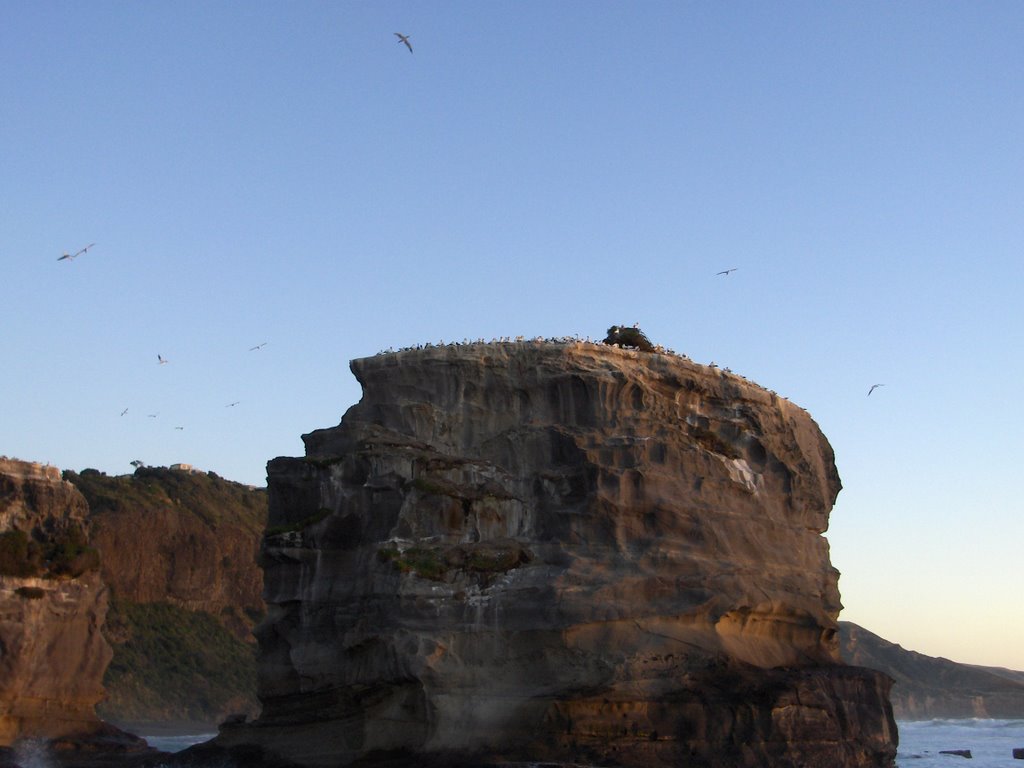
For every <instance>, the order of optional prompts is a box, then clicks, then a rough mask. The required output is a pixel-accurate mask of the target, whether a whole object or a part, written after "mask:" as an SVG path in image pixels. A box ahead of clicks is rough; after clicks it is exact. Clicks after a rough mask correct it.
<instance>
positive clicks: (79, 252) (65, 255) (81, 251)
mask: <svg viewBox="0 0 1024 768" xmlns="http://www.w3.org/2000/svg"><path fill="white" fill-rule="evenodd" d="M94 245H96V243H89V244H88V245H87V246H85V248H82V249H81V250H79V251H75V252H74V253H68V252H67V251H64V255H63V256H61V257H60V258H59V259H57V261H64V259H67V260H68V261H71V260H72V259H73V258H75V257H76V256H81V255H82V254H83V253H85V252H86V251H88V250H89V249H90V248H92V247H93V246H94Z"/></svg>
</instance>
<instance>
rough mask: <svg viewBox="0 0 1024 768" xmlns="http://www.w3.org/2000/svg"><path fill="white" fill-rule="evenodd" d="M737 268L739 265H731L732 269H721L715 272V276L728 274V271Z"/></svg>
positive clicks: (733, 270)
mask: <svg viewBox="0 0 1024 768" xmlns="http://www.w3.org/2000/svg"><path fill="white" fill-rule="evenodd" d="M737 269H739V267H733V268H732V269H723V270H722V271H721V272H715V277H718V276H719V275H726V276H728V275H729V273H730V272H735V271H736V270H737Z"/></svg>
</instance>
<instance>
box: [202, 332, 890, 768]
mask: <svg viewBox="0 0 1024 768" xmlns="http://www.w3.org/2000/svg"><path fill="white" fill-rule="evenodd" d="M351 368H352V371H353V373H354V374H355V376H356V377H357V379H358V380H359V382H360V383H361V384H362V387H363V397H362V399H361V400H360V402H359V403H358V404H357V405H355V406H353V407H352V408H350V409H349V411H348V412H347V413H346V414H345V416H344V418H343V419H342V422H341V424H340V425H339V426H337V427H334V428H330V429H323V430H318V431H315V432H313V433H311V434H308V435H304V436H303V439H304V442H305V446H306V455H305V456H304V457H302V458H278V459H274V460H272V461H271V462H270V463H269V464H268V479H269V494H270V511H269V515H270V519H269V523H268V529H267V532H266V535H265V537H264V541H263V548H262V554H261V560H262V564H263V568H264V581H265V587H264V596H265V598H266V601H267V603H268V615H267V617H266V619H265V620H264V622H263V623H262V624H261V625H260V626H259V627H258V628H257V637H258V641H259V645H260V661H259V697H260V699H261V702H262V705H263V709H262V714H261V716H260V717H259V719H257V720H256V721H255V722H254V723H250V724H239V723H236V724H233V725H231V726H229V727H225V728H224V729H222V732H221V734H220V736H219V737H218V739H217V742H216V745H215V746H216V748H218V749H221V750H225V751H227V752H229V753H234V754H236V755H240V754H243V753H244V754H245V755H246V756H247V758H246V759H247V760H248V762H249V763H250V764H256V762H257V758H256V756H259V760H262V761H263V763H264V764H267V765H272V764H275V763H278V764H285V763H295V764H299V765H303V766H328V765H331V766H333V765H339V764H348V763H353V762H356V761H360V762H362V763H366V762H370V763H372V762H374V761H375V760H377V759H378V758H379V759H381V760H386V759H399V760H402V759H415V760H417V761H418V762H420V763H422V764H430V763H431V762H436V763H438V764H457V763H460V762H471V761H478V762H480V761H484V762H485V761H502V760H506V761H507V760H543V761H553V762H583V761H589V762H593V763H609V764H618V765H627V766H632V765H635V766H640V765H643V766H648V765H679V764H683V763H685V764H687V765H700V766H761V765H769V764H770V765H773V766H798V765H830V766H837V767H839V768H842V767H843V766H850V767H852V766H891V765H892V762H893V758H894V755H895V741H896V727H895V722H894V721H893V719H892V711H891V708H890V706H889V703H888V690H889V684H890V681H889V679H888V678H887V677H885V676H884V675H882V674H880V673H877V672H873V671H870V670H865V669H860V668H856V667H848V666H845V665H843V664H842V663H841V662H840V661H839V655H838V639H837V616H838V613H839V610H840V602H839V592H838V589H837V579H838V573H837V571H836V570H835V569H834V568H833V567H832V566H831V564H830V562H829V556H828V544H827V541H826V540H825V539H824V538H823V536H822V533H823V532H824V531H825V530H826V528H827V525H828V514H829V511H830V509H831V507H832V504H833V502H834V500H835V497H836V495H837V493H838V492H839V489H840V482H839V476H838V473H837V471H836V468H835V465H834V461H833V454H832V450H831V448H830V446H829V444H828V442H827V441H826V440H825V438H824V436H823V435H822V434H821V432H820V431H819V429H818V427H817V425H816V424H815V423H814V421H813V420H812V419H811V417H810V416H809V415H808V414H807V413H806V412H805V411H803V410H802V409H800V408H798V407H797V406H795V405H793V404H792V403H789V402H788V401H786V400H784V399H781V398H779V397H777V396H776V395H774V394H772V393H770V392H768V391H766V390H764V389H762V388H761V387H759V386H757V385H755V384H753V383H751V382H748V381H746V380H745V379H743V378H742V377H739V376H736V375H733V374H731V373H729V372H726V371H722V370H720V369H717V368H714V367H706V366H702V365H699V364H696V363H693V362H691V361H689V360H687V359H685V358H683V357H680V356H677V355H668V354H659V353H648V352H639V351H635V350H628V349H620V348H618V347H613V346H606V345H598V344H590V343H581V342H580V343H578V342H572V341H570V342H566V343H544V342H539V341H538V342H525V343H496V344H495V343H492V344H467V345H452V346H446V347H427V348H423V349H416V350H406V351H401V352H398V353H393V354H384V355H379V356H376V357H372V358H365V359H360V360H355V361H353V362H352V364H351ZM403 756H404V757H403Z"/></svg>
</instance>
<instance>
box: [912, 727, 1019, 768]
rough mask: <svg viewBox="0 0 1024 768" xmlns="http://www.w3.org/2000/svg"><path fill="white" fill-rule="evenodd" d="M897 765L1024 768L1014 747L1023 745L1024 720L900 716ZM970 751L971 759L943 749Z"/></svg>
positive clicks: (951, 767) (1017, 747) (921, 767)
mask: <svg viewBox="0 0 1024 768" xmlns="http://www.w3.org/2000/svg"><path fill="white" fill-rule="evenodd" d="M897 725H899V729H900V749H899V753H898V754H897V756H896V764H897V765H898V766H899V768H931V766H944V768H955V766H958V765H961V764H962V765H963V768H986V767H991V768H995V766H1002V767H1004V768H1024V760H1014V759H1013V750H1014V749H1024V720H901V721H900V722H899V723H897ZM950 749H956V750H962V749H969V750H970V751H971V760H970V761H969V762H967V761H965V759H964V758H963V757H960V756H958V755H943V754H939V753H940V752H941V751H942V750H950Z"/></svg>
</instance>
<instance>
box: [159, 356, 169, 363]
mask: <svg viewBox="0 0 1024 768" xmlns="http://www.w3.org/2000/svg"><path fill="white" fill-rule="evenodd" d="M156 361H157V363H158V364H159V365H167V364H168V363H169V362H170V360H168V359H167V358H166V357H164V356H163V355H157V356H156Z"/></svg>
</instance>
